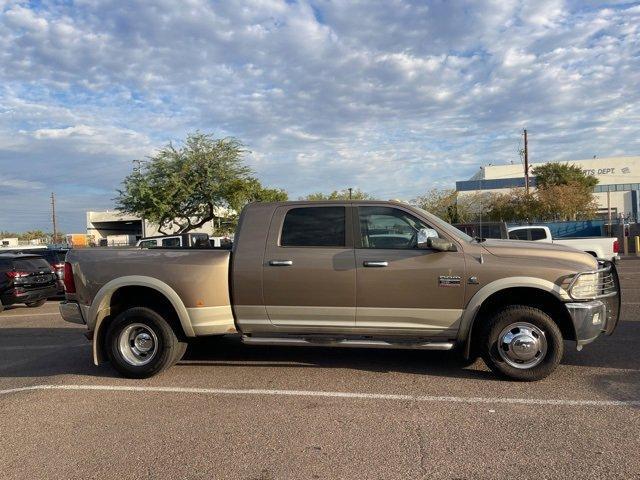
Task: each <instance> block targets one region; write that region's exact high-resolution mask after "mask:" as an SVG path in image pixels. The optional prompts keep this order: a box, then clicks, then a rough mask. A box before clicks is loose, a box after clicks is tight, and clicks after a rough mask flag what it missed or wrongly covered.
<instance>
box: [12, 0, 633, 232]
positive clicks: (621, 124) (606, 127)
mask: <svg viewBox="0 0 640 480" xmlns="http://www.w3.org/2000/svg"><path fill="white" fill-rule="evenodd" d="M0 9H1V10H0V11H1V13H0V170H1V171H2V172H11V178H12V179H14V180H18V181H22V182H26V184H34V185H42V189H41V190H36V192H41V193H42V196H38V195H31V196H23V197H21V201H22V203H23V205H25V206H22V207H20V206H18V205H13V204H9V203H6V202H5V203H3V204H2V205H0V218H1V219H2V222H3V224H2V225H0V229H3V228H4V229H18V228H23V229H24V228H31V227H32V226H34V227H46V220H45V224H38V225H32V223H33V221H35V220H33V219H34V218H35V217H29V216H28V215H26V216H25V215H19V213H20V211H22V210H25V209H26V208H29V209H30V210H32V211H33V210H42V205H46V202H47V199H46V198H45V197H46V195H48V192H49V191H51V190H55V191H56V193H57V194H58V197H59V198H60V203H61V209H60V216H61V222H62V223H63V228H65V229H67V230H69V229H74V230H78V229H81V228H82V227H83V223H84V211H85V210H87V209H97V208H105V207H108V206H110V205H111V198H112V197H113V196H114V195H115V189H116V188H117V187H118V185H119V182H120V181H121V180H122V178H123V177H124V175H126V174H127V173H128V172H129V171H130V169H131V161H132V160H133V159H135V158H141V157H144V156H145V155H148V154H150V153H152V152H153V150H154V148H157V147H159V146H161V145H162V144H164V143H165V142H167V141H169V140H178V139H180V138H183V137H184V135H185V134H186V132H189V131H192V130H195V129H200V130H203V131H210V132H213V133H215V134H217V135H235V136H237V137H239V138H240V139H241V140H242V141H243V142H244V143H246V144H247V147H248V149H249V150H250V151H251V154H250V155H249V157H248V160H249V162H250V163H251V165H252V166H253V168H254V169H255V170H256V171H257V173H258V174H259V176H260V178H261V179H263V181H265V183H267V184H271V185H274V186H279V187H283V188H286V189H287V190H288V191H289V192H290V193H291V196H292V197H294V198H296V197H298V196H300V195H304V194H305V193H308V192H311V191H318V190H327V191H330V190H335V189H340V188H345V187H348V186H353V187H359V188H361V189H363V190H365V191H369V192H372V193H374V194H376V195H378V196H381V197H382V198H412V197H415V196H416V195H418V194H420V193H422V192H424V191H425V190H427V189H429V188H430V187H432V186H434V185H435V186H452V185H453V182H454V181H455V180H458V179H462V178H466V177H468V176H470V175H472V174H473V173H475V171H476V170H477V168H478V167H479V165H481V164H483V163H488V162H491V163H493V164H496V163H501V162H509V161H519V157H518V155H517V150H518V143H519V139H520V136H519V132H520V131H521V129H522V128H523V127H525V126H526V127H527V128H528V129H529V131H530V147H531V156H532V160H534V161H539V160H546V159H561V160H565V159H578V158H590V157H592V156H593V155H594V154H597V155H598V156H601V157H602V156H607V155H619V154H638V151H639V150H640V135H638V127H637V125H639V124H640V123H639V120H640V118H639V116H640V114H639V113H638V112H639V111H640V109H639V107H640V89H638V88H637V85H640V65H639V64H638V61H637V59H638V51H639V48H640V10H639V9H638V7H637V5H636V6H634V5H628V4H627V3H624V2H607V3H606V4H600V3H599V2H595V1H589V2H582V1H577V0H576V1H555V0H548V1H539V0H527V1H515V0H512V1H503V0H495V1H489V2H482V4H480V3H478V2H472V1H468V2H467V1H460V2H418V1H409V0H392V1H389V2H379V3H376V4H372V3H371V2H364V1H362V2H360V1H351V2H330V1H324V0H318V1H312V2H306V1H301V2H286V1H276V0H254V1H248V2H245V3H244V5H243V6H242V7H238V6H237V5H236V4H231V3H229V2H216V3H213V2H209V1H204V0H190V1H188V2H182V3H180V4H178V3H175V2H171V1H169V0H159V1H157V2H142V1H139V2H136V1H134V2H127V3H121V4H120V3H116V4H114V3H113V2H108V1H102V0H98V1H84V0H83V1H77V2H74V3H73V5H71V4H67V3H64V2H42V3H41V4H39V5H38V6H37V8H28V7H27V6H26V4H22V3H16V2H6V3H5V4H4V6H2V4H0ZM25 167H26V168H25ZM5 183H6V182H5ZM5 183H2V184H0V195H2V193H3V192H6V188H7V187H6V185H5ZM3 198H6V196H3ZM65 199H66V200H65ZM12 205H13V208H14V209H15V213H11V212H12ZM27 206H28V207H27ZM45 210H46V208H45ZM42 215H44V214H42ZM38 218H40V217H38ZM43 218H44V217H43ZM5 223H6V224H5ZM14 225H15V226H16V228H14Z"/></svg>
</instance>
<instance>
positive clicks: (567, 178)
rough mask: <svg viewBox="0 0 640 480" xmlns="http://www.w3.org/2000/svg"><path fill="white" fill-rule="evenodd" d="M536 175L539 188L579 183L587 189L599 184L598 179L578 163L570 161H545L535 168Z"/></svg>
mask: <svg viewBox="0 0 640 480" xmlns="http://www.w3.org/2000/svg"><path fill="white" fill-rule="evenodd" d="M533 175H534V176H535V177H536V187H537V188H538V189H542V188H546V187H551V186H557V185H569V184H574V185H575V184H577V185H582V186H583V187H584V188H586V189H593V187H595V186H596V185H597V184H598V179H597V178H596V177H594V176H593V175H588V174H586V173H584V171H583V170H582V169H581V168H580V167H578V166H577V165H569V164H568V163H558V162H552V163H545V164H543V165H539V166H537V167H535V168H534V169H533Z"/></svg>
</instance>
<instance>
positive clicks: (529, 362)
mask: <svg viewBox="0 0 640 480" xmlns="http://www.w3.org/2000/svg"><path fill="white" fill-rule="evenodd" d="M498 353H499V354H500V357H502V360H504V361H505V362H506V363H507V364H509V365H511V366H512V367H514V368H519V369H527V368H533V367H535V366H536V365H538V364H539V363H540V362H542V360H543V359H544V357H545V355H546V354H547V337H546V336H545V334H544V331H542V330H541V329H540V328H538V327H536V326H535V325H533V324H531V323H528V322H517V323H512V324H511V325H508V326H507V327H506V328H504V329H503V330H502V331H501V332H500V335H498Z"/></svg>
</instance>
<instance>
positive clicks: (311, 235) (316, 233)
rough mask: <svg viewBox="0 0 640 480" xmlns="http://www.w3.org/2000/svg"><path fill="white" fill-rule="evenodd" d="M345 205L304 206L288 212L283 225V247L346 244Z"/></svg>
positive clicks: (281, 236) (340, 245) (281, 243)
mask: <svg viewBox="0 0 640 480" xmlns="http://www.w3.org/2000/svg"><path fill="white" fill-rule="evenodd" d="M345 222H346V214H345V207H302V208H292V209H291V210H289V211H288V212H287V215H286V216H285V218H284V223H283V225H282V234H281V235H280V245H281V246H283V247H343V246H345V244H346V242H345V231H346V230H345Z"/></svg>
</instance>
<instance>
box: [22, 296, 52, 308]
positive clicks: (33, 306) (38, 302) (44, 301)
mask: <svg viewBox="0 0 640 480" xmlns="http://www.w3.org/2000/svg"><path fill="white" fill-rule="evenodd" d="M45 303H47V299H46V298H43V299H42V300H38V301H37V302H30V303H25V305H26V306H27V307H29V308H37V307H41V306H42V305H44V304H45Z"/></svg>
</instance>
